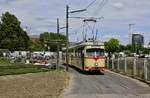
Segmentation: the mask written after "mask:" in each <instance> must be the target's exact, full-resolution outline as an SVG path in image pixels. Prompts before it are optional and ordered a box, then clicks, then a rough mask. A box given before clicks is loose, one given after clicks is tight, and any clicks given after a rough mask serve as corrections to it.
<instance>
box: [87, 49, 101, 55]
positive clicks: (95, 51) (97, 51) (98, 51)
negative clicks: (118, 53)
mask: <svg viewBox="0 0 150 98" xmlns="http://www.w3.org/2000/svg"><path fill="white" fill-rule="evenodd" d="M86 54H87V56H88V57H90V56H104V49H96V48H95V49H87V50H86Z"/></svg>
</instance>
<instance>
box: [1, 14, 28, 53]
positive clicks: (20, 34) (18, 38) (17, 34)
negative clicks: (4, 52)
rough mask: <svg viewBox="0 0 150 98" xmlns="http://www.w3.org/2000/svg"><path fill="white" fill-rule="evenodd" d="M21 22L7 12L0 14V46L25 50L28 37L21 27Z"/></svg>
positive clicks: (11, 49)
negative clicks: (0, 15)
mask: <svg viewBox="0 0 150 98" xmlns="http://www.w3.org/2000/svg"><path fill="white" fill-rule="evenodd" d="M20 25H21V22H20V21H19V20H18V19H17V17H16V16H15V15H13V14H10V13H9V12H6V13H4V14H2V17H1V23H0V48H3V49H9V50H10V51H14V50H26V49H27V48H28V43H29V37H28V35H27V33H26V32H25V31H24V30H23V29H22V28H21V26H20Z"/></svg>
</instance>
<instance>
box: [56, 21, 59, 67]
mask: <svg viewBox="0 0 150 98" xmlns="http://www.w3.org/2000/svg"><path fill="white" fill-rule="evenodd" d="M57 35H58V39H57V64H56V69H57V70H58V66H59V42H58V40H59V19H58V18H57Z"/></svg>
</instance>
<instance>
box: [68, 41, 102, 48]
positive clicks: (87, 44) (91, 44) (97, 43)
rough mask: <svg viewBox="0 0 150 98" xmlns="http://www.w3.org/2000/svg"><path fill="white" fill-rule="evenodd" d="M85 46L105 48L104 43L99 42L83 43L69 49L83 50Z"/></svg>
mask: <svg viewBox="0 0 150 98" xmlns="http://www.w3.org/2000/svg"><path fill="white" fill-rule="evenodd" d="M85 46H104V43H103V42H99V41H94V42H93V41H91V42H81V43H78V44H76V45H73V46H70V47H69V49H71V48H82V47H85Z"/></svg>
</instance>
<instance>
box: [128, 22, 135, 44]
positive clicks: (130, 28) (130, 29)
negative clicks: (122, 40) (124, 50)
mask: <svg viewBox="0 0 150 98" xmlns="http://www.w3.org/2000/svg"><path fill="white" fill-rule="evenodd" d="M133 25H135V24H129V45H131V38H132V26H133Z"/></svg>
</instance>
